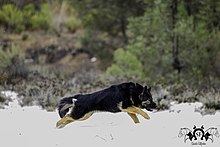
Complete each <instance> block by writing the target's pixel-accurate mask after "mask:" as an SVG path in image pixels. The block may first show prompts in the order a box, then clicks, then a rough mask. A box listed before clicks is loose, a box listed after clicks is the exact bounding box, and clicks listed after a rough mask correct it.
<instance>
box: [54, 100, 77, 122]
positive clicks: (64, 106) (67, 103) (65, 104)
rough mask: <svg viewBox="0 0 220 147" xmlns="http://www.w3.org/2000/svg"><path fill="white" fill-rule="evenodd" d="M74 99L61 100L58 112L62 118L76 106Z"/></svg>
mask: <svg viewBox="0 0 220 147" xmlns="http://www.w3.org/2000/svg"><path fill="white" fill-rule="evenodd" d="M75 100H76V99H75V98H74V97H65V98H63V99H61V100H60V102H59V104H58V112H59V115H60V117H61V118H63V117H64V116H65V115H66V113H67V112H69V109H70V108H72V107H73V106H74V102H75Z"/></svg>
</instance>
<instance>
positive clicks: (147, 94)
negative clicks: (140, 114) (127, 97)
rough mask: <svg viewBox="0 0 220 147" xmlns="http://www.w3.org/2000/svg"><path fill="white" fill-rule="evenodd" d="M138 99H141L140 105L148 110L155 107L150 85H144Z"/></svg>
mask: <svg viewBox="0 0 220 147" xmlns="http://www.w3.org/2000/svg"><path fill="white" fill-rule="evenodd" d="M139 99H140V100H141V105H140V107H141V108H143V109H146V110H148V111H153V110H152V109H155V108H156V107H157V105H156V103H155V102H154V101H153V98H152V95H151V87H149V88H148V87H147V86H145V87H144V89H143V92H142V93H141V94H140V95H139Z"/></svg>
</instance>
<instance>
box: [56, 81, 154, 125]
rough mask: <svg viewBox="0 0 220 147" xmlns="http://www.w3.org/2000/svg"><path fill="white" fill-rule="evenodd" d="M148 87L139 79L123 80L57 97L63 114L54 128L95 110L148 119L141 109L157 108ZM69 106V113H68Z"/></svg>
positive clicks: (83, 117) (77, 119)
mask: <svg viewBox="0 0 220 147" xmlns="http://www.w3.org/2000/svg"><path fill="white" fill-rule="evenodd" d="M150 91H151V88H147V86H145V87H143V86H142V85H140V84H138V83H136V84H135V83H132V82H128V83H122V84H118V85H112V86H110V87H109V88H106V89H103V90H100V91H97V92H94V93H90V94H78V95H75V96H72V97H66V98H63V99H61V100H60V103H59V106H58V111H59V115H60V117H61V118H62V119H61V120H59V121H58V122H57V124H56V127H57V128H62V127H64V126H65V125H67V124H69V123H71V122H74V121H82V120H85V119H88V118H89V117H90V116H91V115H92V114H93V113H94V112H96V111H107V112H112V113H117V112H127V113H128V115H129V116H130V117H131V118H132V119H133V121H134V122H135V123H139V120H138V118H137V116H136V114H140V115H141V116H143V117H144V118H145V119H150V117H149V116H148V114H147V113H146V112H144V111H143V110H141V108H142V109H146V110H148V111H152V109H154V108H156V104H155V103H154V102H153V99H152V96H151V93H150ZM69 109H71V112H70V114H67V113H68V112H69ZM66 114H67V115H66Z"/></svg>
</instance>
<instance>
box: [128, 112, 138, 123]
mask: <svg viewBox="0 0 220 147" xmlns="http://www.w3.org/2000/svg"><path fill="white" fill-rule="evenodd" d="M127 113H128V115H129V116H130V117H131V118H132V120H133V121H134V123H140V121H139V119H138V118H137V115H136V114H133V113H129V112H127Z"/></svg>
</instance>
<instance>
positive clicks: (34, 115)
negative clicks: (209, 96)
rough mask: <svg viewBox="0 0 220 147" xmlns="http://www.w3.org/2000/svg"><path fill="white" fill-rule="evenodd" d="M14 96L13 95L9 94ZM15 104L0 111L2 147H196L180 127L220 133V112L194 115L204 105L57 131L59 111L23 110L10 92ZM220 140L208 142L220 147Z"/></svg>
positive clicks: (100, 117) (105, 116)
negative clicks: (133, 120) (210, 128)
mask: <svg viewBox="0 0 220 147" xmlns="http://www.w3.org/2000/svg"><path fill="white" fill-rule="evenodd" d="M10 94H11V95H10ZM8 95H10V96H11V97H13V96H14V97H13V99H14V101H13V102H11V103H10V104H9V106H7V107H6V109H2V110H0V116H1V125H0V145H1V146H2V147H15V146H19V147H20V146H21V147H67V146H73V147H74V146H81V147H86V146H95V147H97V146H102V147H103V146H119V145H123V146H146V147H147V146H155V147H157V146H178V147H180V146H183V147H187V146H190V147H192V146H197V145H192V144H191V142H190V141H187V142H186V143H184V141H183V138H178V133H179V130H180V128H182V127H188V128H190V129H192V127H193V126H194V125H196V126H197V127H200V126H201V125H204V127H206V128H209V127H217V128H218V130H219V131H220V113H219V112H217V113H216V114H215V115H206V116H202V115H201V114H200V113H197V112H195V108H198V107H201V103H193V104H178V105H177V104H174V103H173V104H172V107H171V109H170V110H167V111H161V112H156V113H152V112H148V114H149V116H150V117H151V119H150V120H144V119H143V118H142V117H141V116H138V117H139V119H140V121H141V123H140V124H134V123H133V122H132V120H131V118H130V117H129V116H128V115H127V114H126V113H117V114H112V113H107V112H103V113H96V114H94V115H93V116H92V117H91V118H89V119H88V120H86V121H83V122H74V123H71V124H70V125H67V126H66V127H65V128H63V129H56V128H55V123H56V122H57V121H58V120H59V117H58V114H57V112H46V111H45V110H41V109H40V108H39V107H37V106H33V107H20V106H19V105H18V100H17V98H16V97H17V95H16V94H15V93H10V92H8ZM219 144H220V138H214V142H213V143H212V142H207V145H206V146H208V147H209V146H213V147H217V146H219Z"/></svg>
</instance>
